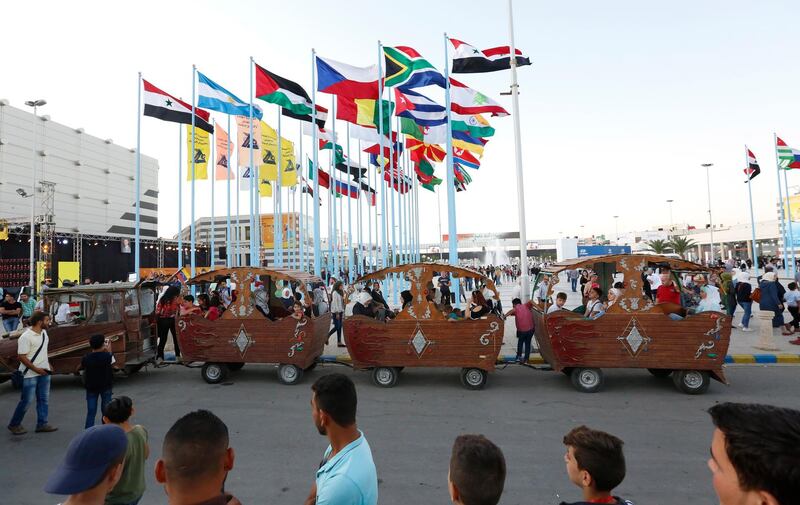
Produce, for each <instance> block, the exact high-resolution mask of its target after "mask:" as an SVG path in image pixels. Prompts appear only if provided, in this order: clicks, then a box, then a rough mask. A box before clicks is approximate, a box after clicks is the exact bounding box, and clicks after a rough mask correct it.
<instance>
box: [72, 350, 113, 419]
mask: <svg viewBox="0 0 800 505" xmlns="http://www.w3.org/2000/svg"><path fill="white" fill-rule="evenodd" d="M108 345H109V343H108V341H107V340H106V337H105V335H100V334H98V335H92V336H91V337H89V346H90V347H91V348H92V352H90V353H89V354H87V355H86V356H84V357H83V359H81V364H80V365H79V366H78V370H77V371H81V370H83V379H84V380H83V383H84V385H85V387H86V424H85V425H84V428H91V427H92V426H94V418H95V415H96V414H97V397H98V396H99V397H100V413H101V415H102V413H103V412H105V409H106V405H108V402H110V401H111V386H112V383H113V381H114V368H113V366H112V365H113V364H114V355H113V354H111V351H110V349H109V347H108Z"/></svg>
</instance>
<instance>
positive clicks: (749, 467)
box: [708, 403, 800, 505]
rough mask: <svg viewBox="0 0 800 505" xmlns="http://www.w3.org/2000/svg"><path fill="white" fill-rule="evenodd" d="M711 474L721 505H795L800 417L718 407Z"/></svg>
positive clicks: (747, 406)
mask: <svg viewBox="0 0 800 505" xmlns="http://www.w3.org/2000/svg"><path fill="white" fill-rule="evenodd" d="M708 413H709V414H711V419H712V421H713V422H714V427H715V429H714V435H713V438H712V441H711V458H710V459H709V460H708V468H709V469H710V470H711V474H712V483H713V485H714V491H715V492H716V493H717V496H718V497H719V503H720V505H734V504H740V503H744V504H758V505H789V504H796V503H797V499H798V496H800V452H798V450H797V448H798V447H800V411H797V410H793V409H787V408H780V407H774V406H772V405H759V404H753V403H720V404H718V405H714V406H713V407H711V408H710V409H709V410H708Z"/></svg>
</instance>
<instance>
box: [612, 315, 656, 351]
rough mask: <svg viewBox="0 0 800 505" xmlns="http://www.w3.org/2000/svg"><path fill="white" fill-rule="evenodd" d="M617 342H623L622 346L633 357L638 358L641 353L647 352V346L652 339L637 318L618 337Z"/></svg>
mask: <svg viewBox="0 0 800 505" xmlns="http://www.w3.org/2000/svg"><path fill="white" fill-rule="evenodd" d="M617 340H619V341H620V342H622V345H623V346H624V347H625V349H627V351H628V352H629V353H630V354H631V356H637V355H638V354H639V353H640V352H641V351H643V350H644V351H647V345H648V344H649V343H650V340H651V339H650V337H648V336H647V334H646V333H645V331H644V328H642V327H641V326H640V325H639V322H638V321H637V320H636V318H633V319H631V322H630V323H628V326H627V327H626V328H625V331H623V332H622V335H620V336H619V337H617Z"/></svg>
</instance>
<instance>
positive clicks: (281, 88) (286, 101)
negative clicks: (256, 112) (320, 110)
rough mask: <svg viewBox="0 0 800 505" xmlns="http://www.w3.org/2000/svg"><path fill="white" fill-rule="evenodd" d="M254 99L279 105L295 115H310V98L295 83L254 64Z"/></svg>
mask: <svg viewBox="0 0 800 505" xmlns="http://www.w3.org/2000/svg"><path fill="white" fill-rule="evenodd" d="M256 98H258V99H260V100H264V101H265V102H269V103H274V104H276V105H280V106H281V107H282V108H284V109H287V110H289V111H291V112H292V113H294V114H297V115H310V114H311V111H312V109H311V107H312V104H311V98H309V96H308V93H306V90H304V89H303V87H302V86H300V85H299V84H297V83H296V82H293V81H290V80H289V79H284V78H283V77H281V76H279V75H277V74H273V73H272V72H270V71H269V70H267V69H265V68H264V67H262V66H260V65H258V64H256Z"/></svg>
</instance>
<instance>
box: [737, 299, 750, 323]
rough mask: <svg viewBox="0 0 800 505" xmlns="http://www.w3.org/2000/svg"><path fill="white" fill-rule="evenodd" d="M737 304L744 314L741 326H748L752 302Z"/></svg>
mask: <svg viewBox="0 0 800 505" xmlns="http://www.w3.org/2000/svg"><path fill="white" fill-rule="evenodd" d="M739 306H740V307H742V310H744V315H743V316H742V326H744V327H745V328H749V327H750V312H751V310H752V308H753V302H739Z"/></svg>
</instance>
